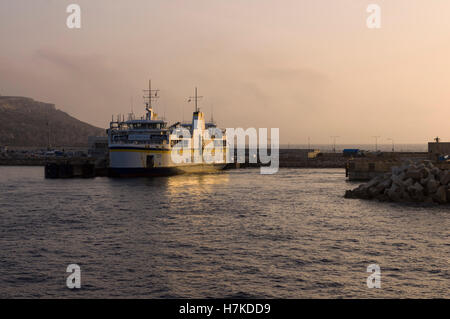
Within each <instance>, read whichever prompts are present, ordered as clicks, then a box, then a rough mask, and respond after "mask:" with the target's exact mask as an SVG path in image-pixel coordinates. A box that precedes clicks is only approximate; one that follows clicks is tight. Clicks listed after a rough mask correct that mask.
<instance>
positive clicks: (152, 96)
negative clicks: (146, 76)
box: [143, 80, 159, 120]
mask: <svg viewBox="0 0 450 319" xmlns="http://www.w3.org/2000/svg"><path fill="white" fill-rule="evenodd" d="M143 91H144V99H147V101H146V102H145V110H146V111H147V118H148V113H150V120H151V119H152V117H153V107H152V101H153V100H156V99H158V98H159V96H158V92H159V90H152V80H148V90H143Z"/></svg>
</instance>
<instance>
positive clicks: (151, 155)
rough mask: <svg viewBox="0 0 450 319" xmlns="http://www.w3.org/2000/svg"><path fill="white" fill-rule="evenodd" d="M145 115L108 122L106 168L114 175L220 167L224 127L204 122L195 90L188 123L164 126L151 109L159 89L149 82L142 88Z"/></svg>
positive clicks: (225, 153) (224, 145)
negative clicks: (107, 165)
mask: <svg viewBox="0 0 450 319" xmlns="http://www.w3.org/2000/svg"><path fill="white" fill-rule="evenodd" d="M145 92H146V96H145V98H146V102H145V111H146V113H145V116H143V117H141V118H139V119H137V118H135V116H134V114H133V113H130V114H129V115H128V117H127V119H125V117H124V116H120V115H119V116H117V118H116V119H115V120H114V119H113V120H112V121H111V122H110V128H109V129H108V146H109V168H110V173H111V175H113V176H155V175H171V174H179V173H186V172H210V171H215V170H218V169H222V168H223V167H224V166H225V164H226V160H227V156H228V148H227V140H226V134H225V130H221V129H219V128H217V126H216V124H215V123H214V122H213V121H211V122H209V123H206V121H205V116H204V114H203V112H201V111H200V109H199V107H198V99H199V98H200V97H199V96H198V95H197V89H195V95H194V96H193V97H191V98H190V100H191V101H192V100H193V101H194V102H195V111H194V113H193V117H192V122H191V123H180V122H177V123H175V124H173V125H171V126H169V127H168V126H167V122H166V121H164V120H159V119H158V115H157V114H156V113H155V112H154V111H153V107H152V102H153V101H154V100H156V99H157V98H158V97H159V90H152V88H151V82H150V81H149V88H148V90H145Z"/></svg>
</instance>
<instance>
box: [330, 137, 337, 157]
mask: <svg viewBox="0 0 450 319" xmlns="http://www.w3.org/2000/svg"><path fill="white" fill-rule="evenodd" d="M331 138H332V139H333V153H336V139H337V138H339V136H331Z"/></svg>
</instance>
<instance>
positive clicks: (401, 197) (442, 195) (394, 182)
mask: <svg viewBox="0 0 450 319" xmlns="http://www.w3.org/2000/svg"><path fill="white" fill-rule="evenodd" d="M345 197H346V198H360V199H377V200H379V201H392V202H423V203H438V204H449V203H450V167H444V166H442V167H441V168H439V167H437V166H435V165H434V164H433V163H432V162H431V161H422V162H419V163H414V162H412V161H407V162H404V163H403V164H402V165H400V166H394V167H392V170H391V172H390V173H385V174H383V175H379V176H376V177H374V178H373V179H371V180H370V181H369V182H368V183H365V184H362V185H360V186H359V187H357V188H356V189H354V190H348V191H346V193H345Z"/></svg>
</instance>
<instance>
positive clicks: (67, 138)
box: [0, 96, 106, 147]
mask: <svg viewBox="0 0 450 319" xmlns="http://www.w3.org/2000/svg"><path fill="white" fill-rule="evenodd" d="M0 120H1V123H0V146H1V145H8V146H30V147H45V146H47V144H48V138H49V137H50V144H51V146H52V147H61V146H77V147H84V146H87V141H88V136H101V135H105V134H106V133H105V130H104V129H101V128H98V127H95V126H92V125H90V124H87V123H84V122H81V121H79V120H77V119H76V118H74V117H72V116H70V115H69V114H67V113H65V112H63V111H61V110H57V109H56V108H55V105H53V104H48V103H43V102H38V101H35V100H33V99H30V98H26V97H12V96H0Z"/></svg>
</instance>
